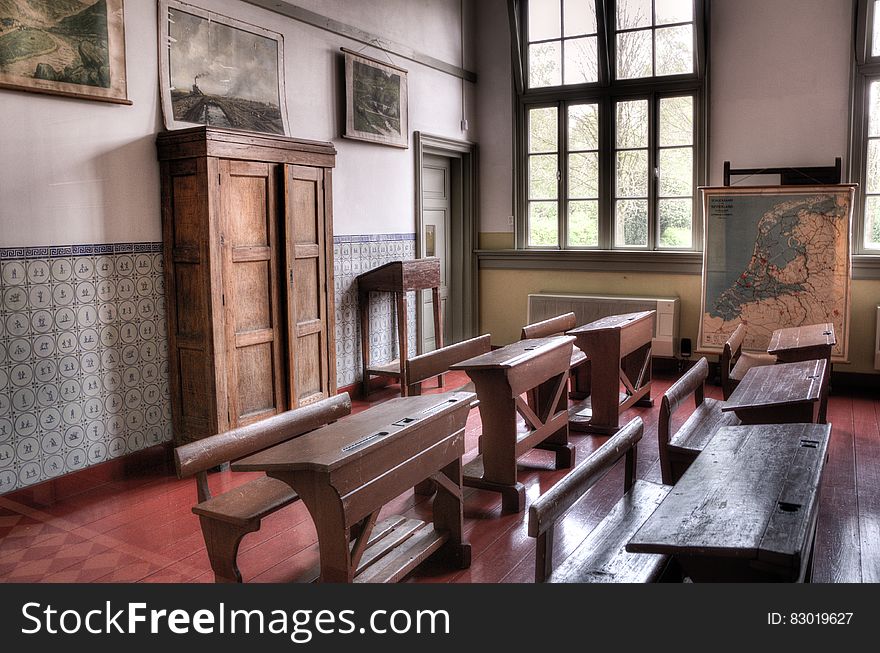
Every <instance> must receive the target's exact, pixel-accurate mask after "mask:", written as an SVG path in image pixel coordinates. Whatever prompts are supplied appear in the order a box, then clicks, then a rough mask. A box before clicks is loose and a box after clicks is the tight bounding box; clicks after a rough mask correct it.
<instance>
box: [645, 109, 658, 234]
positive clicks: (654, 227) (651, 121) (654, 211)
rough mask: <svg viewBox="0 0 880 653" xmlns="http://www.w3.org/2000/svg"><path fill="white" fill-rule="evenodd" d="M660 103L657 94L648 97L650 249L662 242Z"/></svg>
mask: <svg viewBox="0 0 880 653" xmlns="http://www.w3.org/2000/svg"><path fill="white" fill-rule="evenodd" d="M659 134H660V101H659V100H658V98H657V94H656V93H651V95H649V96H648V179H649V180H650V183H649V184H648V249H650V250H655V249H657V243H659V242H660V220H659V217H658V214H659V210H660V200H659V197H660V178H659V174H658V173H659V171H660V135H659Z"/></svg>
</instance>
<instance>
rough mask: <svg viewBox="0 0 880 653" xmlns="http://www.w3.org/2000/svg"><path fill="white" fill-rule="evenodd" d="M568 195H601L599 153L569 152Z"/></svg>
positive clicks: (583, 196) (585, 196)
mask: <svg viewBox="0 0 880 653" xmlns="http://www.w3.org/2000/svg"><path fill="white" fill-rule="evenodd" d="M568 196H569V197H577V198H587V197H599V153H598V152H588V153H585V154H569V156H568Z"/></svg>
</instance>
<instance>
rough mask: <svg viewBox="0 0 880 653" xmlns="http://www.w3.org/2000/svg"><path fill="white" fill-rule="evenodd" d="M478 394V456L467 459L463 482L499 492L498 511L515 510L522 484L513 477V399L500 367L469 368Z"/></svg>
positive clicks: (519, 504) (522, 494) (523, 492)
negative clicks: (480, 429) (479, 369)
mask: <svg viewBox="0 0 880 653" xmlns="http://www.w3.org/2000/svg"><path fill="white" fill-rule="evenodd" d="M469 374H470V376H471V378H472V379H473V381H474V385H475V386H476V389H477V396H478V397H479V398H480V420H481V421H482V423H483V433H482V435H481V436H480V443H481V446H482V456H481V457H480V458H477V459H475V460H473V461H472V462H470V463H468V465H467V466H466V469H465V470H464V473H465V475H464V484H465V485H467V486H469V487H475V488H479V489H481V490H490V491H492V492H500V493H501V510H502V512H519V511H521V510H522V509H523V508H524V507H525V504H526V490H525V486H524V485H523V484H522V483H520V482H518V481H517V480H516V414H517V413H516V402H515V401H514V399H513V397H511V396H510V386H509V385H508V384H507V380H506V378H505V376H504V373H503V371H502V372H500V373H499V372H498V371H495V370H491V371H487V372H483V373H479V372H475V371H472V372H469Z"/></svg>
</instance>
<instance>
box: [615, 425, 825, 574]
mask: <svg viewBox="0 0 880 653" xmlns="http://www.w3.org/2000/svg"><path fill="white" fill-rule="evenodd" d="M830 438H831V425H816V424H772V425H767V424H755V425H749V426H725V427H722V428H721V429H719V431H718V432H717V433H716V434H715V436H714V437H713V438H712V440H711V441H710V442H709V444H708V445H707V447H706V449H705V450H704V451H703V453H701V454H700V455H699V456H697V459H696V460H695V461H694V463H693V464H692V465H691V466H690V467H689V468H688V470H687V471H686V472H685V473H684V475H683V476H682V477H681V479H679V481H678V483H676V484H675V487H674V488H673V489H672V491H671V492H670V493H669V494H668V495H667V496H666V498H664V499H663V501H662V502H661V503H660V505H659V506H658V507H657V510H655V511H654V513H653V514H652V515H651V516H650V517H649V518H648V519H647V521H646V522H645V523H644V524H643V525H642V527H641V528H640V529H639V530H638V531H637V532H636V533H635V535H634V536H633V537H632V538H631V539H630V541H629V544H627V546H626V550H627V551H631V552H634V553H665V554H671V555H673V556H675V557H676V558H677V560H678V562H679V563H680V564H681V566H682V569H683V571H684V572H685V574H686V575H688V576H690V577H691V579H693V580H695V581H709V582H742V581H803V580H805V579H807V578H808V575H809V559H810V553H811V551H812V544H813V536H814V534H815V532H816V516H817V514H818V511H819V488H820V484H821V480H822V470H823V468H824V466H825V460H826V457H827V452H828V443H829V440H830Z"/></svg>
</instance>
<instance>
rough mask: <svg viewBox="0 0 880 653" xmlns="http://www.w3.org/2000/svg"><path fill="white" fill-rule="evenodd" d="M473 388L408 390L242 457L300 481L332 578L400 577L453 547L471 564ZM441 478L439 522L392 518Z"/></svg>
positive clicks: (296, 484)
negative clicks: (466, 510)
mask: <svg viewBox="0 0 880 653" xmlns="http://www.w3.org/2000/svg"><path fill="white" fill-rule="evenodd" d="M474 399H475V396H474V393H473V392H449V393H443V394H435V395H427V396H422V397H400V398H397V399H392V400H390V401H387V402H385V403H382V404H379V405H377V406H374V407H373V408H370V409H369V410H366V411H364V412H362V413H358V414H356V415H350V416H348V417H344V418H342V419H340V420H339V421H337V422H335V423H333V424H328V425H327V426H323V427H321V428H319V429H317V430H315V431H312V432H311V433H307V434H305V435H303V436H300V437H298V438H294V439H292V440H288V441H287V442H283V443H281V444H278V445H276V446H274V447H271V448H269V449H266V450H265V451H262V452H260V453H257V454H254V455H252V456H248V457H247V458H243V459H242V460H239V461H238V462H236V463H233V464H232V469H233V470H235V471H265V472H266V474H267V476H271V477H272V478H278V479H280V480H282V481H284V482H285V483H287V484H288V485H290V486H291V487H292V488H293V489H294V490H295V491H296V492H297V494H299V496H300V498H301V499H302V500H303V502H304V503H305V504H306V507H307V508H308V510H309V513H310V514H311V516H312V519H313V520H314V522H315V528H316V529H317V531H318V547H319V549H320V552H321V569H320V580H321V581H322V582H344V583H350V582H374V583H375V582H395V581H398V580H400V579H401V578H403V577H404V576H405V575H406V574H407V573H409V571H411V570H412V569H413V568H415V567H416V565H418V564H419V563H420V562H421V561H422V560H424V559H425V558H427V557H428V556H429V555H431V554H433V553H434V552H435V551H438V550H441V549H442V550H443V551H444V552H445V553H446V554H448V555H449V556H450V557H451V558H452V559H453V561H454V562H455V563H456V564H457V565H458V566H460V567H468V566H469V565H470V545H469V544H467V543H465V542H464V541H463V540H462V524H463V512H462V497H461V456H462V455H463V454H464V427H465V422H466V421H467V416H468V411H469V410H470V407H471V402H472V401H473V400H474ZM427 478H431V479H433V480H434V481H436V485H437V495H436V496H435V498H434V520H433V524H431V523H426V522H423V521H421V520H418V519H406V518H403V517H390V518H388V519H385V520H383V521H382V522H380V523H378V524H377V523H376V520H377V517H378V515H379V511H380V510H381V508H382V506H384V505H385V504H386V503H388V502H389V501H391V500H392V499H394V498H395V497H397V496H398V495H400V494H401V493H403V492H405V491H406V490H408V489H410V488H412V487H413V486H414V485H416V484H417V483H419V482H421V481H423V480H425V479H427Z"/></svg>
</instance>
